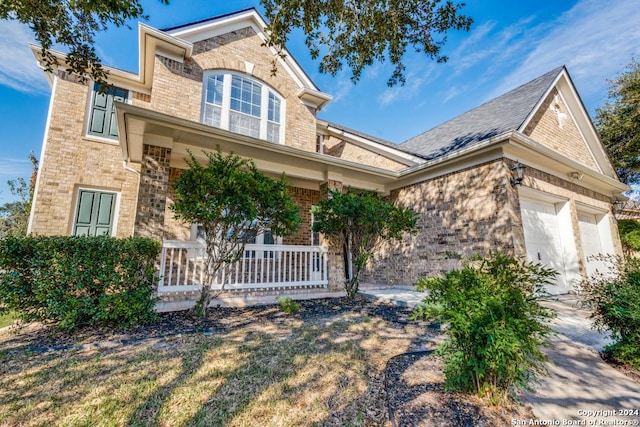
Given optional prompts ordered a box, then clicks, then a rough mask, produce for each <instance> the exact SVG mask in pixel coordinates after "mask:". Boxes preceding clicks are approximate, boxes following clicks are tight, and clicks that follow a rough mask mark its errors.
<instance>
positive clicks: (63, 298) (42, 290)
mask: <svg viewBox="0 0 640 427" xmlns="http://www.w3.org/2000/svg"><path fill="white" fill-rule="evenodd" d="M159 253H160V244H159V243H158V242H156V241H154V240H151V239H147V238H141V237H133V238H127V239H117V238H112V237H104V236H101V237H79V236H56V237H41V236H36V237H33V236H27V237H6V238H4V239H2V240H0V309H3V310H10V311H14V312H16V313H17V314H18V315H19V316H20V317H21V318H22V319H24V320H26V321H33V320H37V321H53V322H57V323H58V325H59V326H60V327H61V328H63V329H74V328H77V327H80V326H86V325H96V324H116V325H119V326H124V327H129V326H133V325H136V324H142V323H149V322H152V321H154V320H155V319H156V318H157V315H156V313H155V311H154V306H155V303H156V301H157V299H156V298H155V296H154V295H155V289H156V282H155V274H154V273H155V271H154V263H155V261H156V260H157V257H158V254H159Z"/></svg>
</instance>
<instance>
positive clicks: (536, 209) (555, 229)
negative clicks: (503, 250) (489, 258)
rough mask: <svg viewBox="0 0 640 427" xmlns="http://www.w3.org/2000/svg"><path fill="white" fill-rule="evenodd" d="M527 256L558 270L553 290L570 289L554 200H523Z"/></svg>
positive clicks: (521, 202)
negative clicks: (552, 201)
mask: <svg viewBox="0 0 640 427" xmlns="http://www.w3.org/2000/svg"><path fill="white" fill-rule="evenodd" d="M520 209H521V212H522V224H523V227H524V241H525V247H526V249H527V260H528V261H530V262H534V263H540V264H543V265H545V266H547V267H551V268H553V269H554V270H556V271H557V272H558V276H557V280H556V282H557V283H556V286H549V287H548V288H547V291H548V292H549V293H551V294H564V293H567V292H569V288H568V285H567V278H566V268H565V257H564V250H563V247H562V240H561V237H560V227H559V225H558V215H557V212H556V207H555V205H553V204H552V203H547V202H542V201H533V200H525V199H521V200H520Z"/></svg>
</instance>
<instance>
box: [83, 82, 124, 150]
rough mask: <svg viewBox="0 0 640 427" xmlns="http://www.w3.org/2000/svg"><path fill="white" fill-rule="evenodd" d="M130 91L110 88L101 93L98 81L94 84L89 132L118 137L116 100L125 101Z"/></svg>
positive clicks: (107, 136) (113, 137)
mask: <svg viewBox="0 0 640 427" xmlns="http://www.w3.org/2000/svg"><path fill="white" fill-rule="evenodd" d="M127 94H128V92H127V91H126V90H124V89H120V88H110V89H108V90H107V91H106V92H104V93H100V86H98V84H97V83H95V84H94V86H93V100H92V104H91V113H90V114H91V116H90V118H89V134H91V135H97V136H102V137H105V138H111V139H117V138H118V120H117V117H116V109H115V104H114V101H118V102H125V101H126V99H127Z"/></svg>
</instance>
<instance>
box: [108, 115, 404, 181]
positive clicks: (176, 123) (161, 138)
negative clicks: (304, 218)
mask: <svg viewBox="0 0 640 427" xmlns="http://www.w3.org/2000/svg"><path fill="white" fill-rule="evenodd" d="M116 112H117V117H118V129H120V141H119V142H120V147H121V149H122V156H123V160H125V161H126V162H127V163H140V162H141V161H142V148H143V145H144V144H151V145H156V146H161V147H167V148H171V150H172V160H171V166H172V167H177V168H184V167H186V164H185V162H184V157H185V156H187V155H188V151H187V150H189V151H191V152H192V153H194V155H196V156H197V157H201V158H204V155H203V154H202V152H203V151H213V150H215V149H216V147H220V149H221V150H222V151H223V152H225V153H228V152H233V153H235V154H237V155H239V156H241V157H244V158H251V159H252V160H253V161H254V163H255V164H256V166H257V167H258V168H259V169H260V170H262V171H264V172H266V173H270V174H273V175H280V174H282V173H285V174H286V175H287V176H288V177H289V178H290V179H294V180H302V181H306V182H309V183H314V185H316V186H318V185H320V184H322V183H324V182H326V181H328V180H335V181H340V182H342V184H343V185H344V186H351V187H354V188H360V189H365V190H371V191H377V192H380V193H386V192H387V186H388V185H389V184H390V183H392V182H393V181H395V180H396V179H397V173H395V172H392V171H388V170H385V169H380V168H376V167H372V166H367V165H362V164H359V163H355V162H350V161H346V160H343V159H339V158H336V157H331V156H327V155H324V154H318V153H314V152H310V151H304V150H300V149H297V148H293V147H289V146H286V145H282V144H274V143H271V142H267V141H263V140H260V139H256V138H252V137H249V136H244V135H239V134H236V133H233V132H229V131H226V130H223V129H218V128H215V127H211V126H207V125H204V124H201V123H198V122H193V121H190V120H185V119H181V118H177V117H173V116H169V115H167V114H163V113H159V112H156V111H151V110H147V109H144V108H140V107H136V106H133V105H130V104H123V103H116Z"/></svg>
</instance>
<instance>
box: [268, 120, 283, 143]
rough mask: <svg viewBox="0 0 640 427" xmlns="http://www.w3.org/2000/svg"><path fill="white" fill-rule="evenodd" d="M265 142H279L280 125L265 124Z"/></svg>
mask: <svg viewBox="0 0 640 427" xmlns="http://www.w3.org/2000/svg"><path fill="white" fill-rule="evenodd" d="M267 141H271V142H280V125H279V124H277V123H271V122H267Z"/></svg>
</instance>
